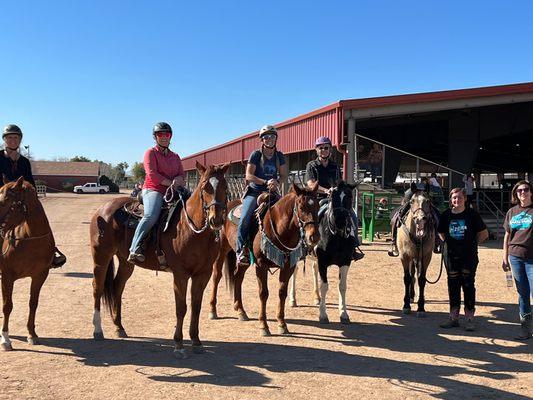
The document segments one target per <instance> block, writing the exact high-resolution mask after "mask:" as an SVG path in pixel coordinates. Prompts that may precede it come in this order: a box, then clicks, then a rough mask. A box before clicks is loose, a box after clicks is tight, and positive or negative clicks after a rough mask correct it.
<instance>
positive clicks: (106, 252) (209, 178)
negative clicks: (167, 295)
mask: <svg viewBox="0 0 533 400" xmlns="http://www.w3.org/2000/svg"><path fill="white" fill-rule="evenodd" d="M228 167H229V164H226V165H223V166H209V167H208V168H205V167H204V166H203V165H201V164H200V163H198V162H197V163H196V168H197V170H198V171H199V172H200V175H201V177H200V181H199V183H198V186H197V187H196V189H195V190H194V192H193V193H192V195H191V197H190V198H189V199H188V200H187V202H186V205H185V207H183V209H182V210H181V215H180V218H179V220H178V222H177V223H171V224H170V227H169V229H168V230H167V231H165V232H161V233H160V238H159V247H160V249H161V250H162V251H163V252H164V254H165V256H166V261H167V264H168V268H167V269H166V270H167V271H170V272H172V274H173V276H174V297H175V301H176V320H177V322H176V330H175V333H174V341H175V349H174V353H175V354H176V356H178V357H186V355H187V353H186V351H185V349H184V347H183V333H182V328H183V319H184V317H185V313H186V311H187V304H186V295H187V285H188V281H189V278H190V279H191V303H192V304H191V309H192V315H191V325H190V328H189V334H190V337H191V341H192V349H193V352H195V353H201V352H202V351H203V347H202V343H201V342H200V339H199V332H198V322H199V315H200V309H201V306H202V297H203V293H204V289H205V287H206V285H207V283H208V282H209V279H210V277H211V271H212V265H213V262H214V261H215V258H216V256H217V253H218V246H219V241H218V235H219V231H220V229H221V228H222V226H223V224H224V221H225V219H226V207H227V182H226V178H225V177H224V174H225V173H226V171H227V170H228ZM131 201H132V199H131V197H119V198H116V199H114V200H111V201H110V202H108V203H106V204H104V205H103V206H102V207H100V208H99V209H98V210H97V211H96V213H95V214H94V216H93V218H92V220H91V229H90V232H91V248H92V256H93V261H94V279H93V296H94V316H93V325H94V338H95V339H97V340H99V339H103V338H104V335H103V331H102V326H101V318H100V299H101V297H102V295H103V296H104V301H105V302H106V303H107V305H108V306H109V310H110V313H111V317H112V319H113V323H114V325H115V328H116V331H117V335H118V336H119V337H127V335H126V331H125V330H124V327H123V326H122V321H121V299H122V293H123V291H124V287H125V285H126V282H127V280H128V279H129V278H130V276H131V274H132V273H133V268H134V265H133V264H131V263H129V262H128V261H127V258H128V249H129V246H130V244H131V240H132V238H133V233H134V229H129V228H127V227H126V226H125V225H124V224H121V223H119V222H117V221H116V220H115V218H114V214H115V212H116V211H117V210H118V209H120V208H122V207H124V205H125V204H128V203H129V202H131ZM113 256H116V257H117V258H118V261H119V266H118V270H117V274H116V276H114V272H113V269H114V267H113ZM145 256H146V260H145V261H144V262H143V263H140V264H139V265H138V266H139V267H141V268H145V269H152V270H159V269H160V266H159V261H158V259H157V256H156V250H155V244H154V243H153V242H151V241H149V243H148V244H147V248H146V251H145Z"/></svg>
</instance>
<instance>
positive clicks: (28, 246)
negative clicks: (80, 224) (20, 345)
mask: <svg viewBox="0 0 533 400" xmlns="http://www.w3.org/2000/svg"><path fill="white" fill-rule="evenodd" d="M4 183H5V185H4V186H2V188H0V237H1V239H0V241H1V243H2V246H1V248H2V254H1V256H0V270H1V272H2V298H3V313H4V324H3V326H2V336H1V339H0V348H2V349H3V350H13V346H12V345H11V341H10V339H9V315H10V314H11V311H12V310H13V285H14V283H15V281H16V280H17V279H21V278H27V277H30V278H31V289H30V314H29V316H28V325H27V327H28V333H29V335H28V338H27V341H28V343H29V344H39V337H38V336H37V333H36V332H35V314H36V311H37V305H38V303H39V293H40V292H41V288H42V286H43V284H44V282H45V280H46V278H47V277H48V272H49V268H50V265H51V264H52V259H53V257H54V250H55V242H54V236H53V235H52V230H51V229H50V224H49V222H48V218H47V217H46V214H45V212H44V209H43V206H42V204H41V202H40V201H39V199H38V198H37V192H36V191H35V188H34V187H33V186H32V185H31V184H30V183H28V182H26V181H24V179H23V178H22V177H21V178H19V179H18V180H17V181H15V182H6V181H5V180H4Z"/></svg>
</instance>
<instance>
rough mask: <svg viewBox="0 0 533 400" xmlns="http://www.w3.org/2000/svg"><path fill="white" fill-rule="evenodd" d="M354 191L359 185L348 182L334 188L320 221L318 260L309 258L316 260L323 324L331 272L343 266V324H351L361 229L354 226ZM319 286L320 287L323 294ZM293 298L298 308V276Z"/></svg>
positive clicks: (294, 285)
mask: <svg viewBox="0 0 533 400" xmlns="http://www.w3.org/2000/svg"><path fill="white" fill-rule="evenodd" d="M353 189H355V185H350V184H348V183H346V182H344V181H341V182H339V184H338V185H337V186H336V187H335V188H334V189H333V191H332V192H331V197H330V202H329V205H328V208H327V210H326V211H325V213H324V215H323V216H322V217H321V219H320V222H319V232H320V240H319V242H318V244H317V246H316V247H315V254H316V257H315V256H308V257H309V258H310V259H312V260H313V273H314V277H313V279H314V281H313V282H314V288H315V300H316V302H317V305H319V310H320V313H319V321H320V322H321V323H329V318H328V315H327V312H326V295H327V292H328V288H329V285H328V277H327V272H328V267H330V266H331V265H337V266H338V267H339V317H340V321H341V323H343V324H349V323H350V317H349V316H348V311H347V309H346V286H347V284H346V281H347V277H348V270H349V268H350V264H351V262H352V255H353V249H354V248H355V243H356V240H355V236H354V235H353V234H354V233H355V234H356V235H357V227H355V226H353V225H354V224H353V222H352V218H351V208H352V201H353ZM315 260H316V261H315ZM318 287H320V293H319V292H318V291H319V289H318ZM289 299H290V301H291V305H292V306H294V307H295V306H296V273H295V274H294V275H293V277H292V280H291V285H290V295H289Z"/></svg>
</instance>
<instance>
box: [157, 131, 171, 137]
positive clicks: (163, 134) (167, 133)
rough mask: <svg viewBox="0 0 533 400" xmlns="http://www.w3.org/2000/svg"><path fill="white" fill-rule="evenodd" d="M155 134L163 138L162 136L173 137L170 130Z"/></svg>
mask: <svg viewBox="0 0 533 400" xmlns="http://www.w3.org/2000/svg"><path fill="white" fill-rule="evenodd" d="M155 135H156V136H157V137H158V138H161V137H166V138H171V137H172V133H170V132H157V133H156V134H155Z"/></svg>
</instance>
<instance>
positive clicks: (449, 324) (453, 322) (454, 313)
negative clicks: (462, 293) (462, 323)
mask: <svg viewBox="0 0 533 400" xmlns="http://www.w3.org/2000/svg"><path fill="white" fill-rule="evenodd" d="M458 326H459V309H458V308H453V309H452V310H451V311H450V317H449V318H448V321H446V322H444V323H443V324H440V327H441V328H444V329H449V328H457V327H458Z"/></svg>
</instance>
